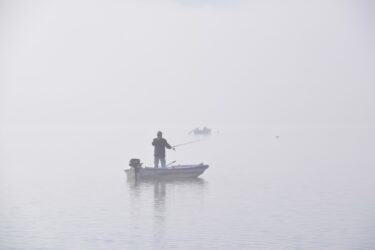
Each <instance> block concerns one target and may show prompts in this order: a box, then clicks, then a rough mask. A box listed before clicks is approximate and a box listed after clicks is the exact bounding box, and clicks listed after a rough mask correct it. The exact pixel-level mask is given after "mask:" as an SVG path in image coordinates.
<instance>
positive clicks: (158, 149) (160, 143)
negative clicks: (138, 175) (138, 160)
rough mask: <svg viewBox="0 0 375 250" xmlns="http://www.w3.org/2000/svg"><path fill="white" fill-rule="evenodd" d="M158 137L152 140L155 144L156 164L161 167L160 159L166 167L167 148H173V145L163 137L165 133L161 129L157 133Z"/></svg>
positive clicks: (162, 165)
mask: <svg viewBox="0 0 375 250" xmlns="http://www.w3.org/2000/svg"><path fill="white" fill-rule="evenodd" d="M157 136H158V137H157V138H155V139H154V140H153V141H152V145H153V146H154V148H155V149H154V166H155V168H158V167H159V161H160V162H161V167H162V168H165V167H166V166H165V148H167V149H171V148H172V146H171V145H169V144H168V142H167V140H166V139H164V138H163V133H162V132H161V131H159V132H158V133H157ZM173 150H174V148H173Z"/></svg>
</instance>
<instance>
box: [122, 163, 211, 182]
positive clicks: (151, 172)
mask: <svg viewBox="0 0 375 250" xmlns="http://www.w3.org/2000/svg"><path fill="white" fill-rule="evenodd" d="M129 165H130V166H131V168H130V169H125V173H126V174H127V177H128V178H130V179H132V178H141V179H163V178H165V179H179V178H196V177H198V176H200V175H201V174H203V172H204V171H205V170H206V169H207V168H208V167H209V166H208V165H206V164H203V163H200V164H193V165H175V166H170V167H166V168H150V167H142V163H140V161H139V159H131V160H130V164H129Z"/></svg>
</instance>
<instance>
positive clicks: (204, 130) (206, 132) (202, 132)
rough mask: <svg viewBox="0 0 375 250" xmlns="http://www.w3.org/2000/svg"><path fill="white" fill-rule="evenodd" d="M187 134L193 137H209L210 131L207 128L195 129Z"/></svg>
mask: <svg viewBox="0 0 375 250" xmlns="http://www.w3.org/2000/svg"><path fill="white" fill-rule="evenodd" d="M189 134H194V135H211V129H209V128H207V127H203V128H202V129H200V128H195V129H193V130H192V131H190V132H189Z"/></svg>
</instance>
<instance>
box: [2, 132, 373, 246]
mask: <svg viewBox="0 0 375 250" xmlns="http://www.w3.org/2000/svg"><path fill="white" fill-rule="evenodd" d="M142 132H143V133H142ZM154 132H155V131H146V132H145V131H142V130H140V129H138V130H136V129H134V130H129V131H127V132H126V133H125V132H124V131H123V130H122V129H120V128H105V127H102V128H81V129H77V128H75V129H69V128H56V127H43V128H40V127H35V128H28V129H25V128H21V127H20V128H15V127H12V128H3V129H2V134H1V139H2V142H1V144H0V145H1V151H0V153H1V154H0V155H1V179H0V180H1V182H0V201H1V210H0V219H1V223H0V246H1V249H20V250H21V249H25V250H26V249H27V250H30V249H79V250H81V249H374V247H375V237H374V235H375V196H374V190H375V181H374V180H375V170H374V166H375V165H374V163H375V160H374V155H373V149H374V148H375V147H374V146H375V143H374V140H375V136H374V132H373V131H372V130H369V129H367V130H366V129H361V130H359V129H356V130H354V129H340V130H338V129H331V130H327V129H326V130H317V129H298V130H292V129H279V130H272V129H268V130H267V129H262V130H260V129H247V130H242V131H239V130H237V131H233V130H225V129H224V130H222V131H220V132H219V133H216V134H214V135H213V136H211V138H209V139H207V140H204V141H202V142H200V143H197V144H192V145H189V146H186V147H181V148H178V150H177V151H176V152H168V153H169V154H168V161H172V160H177V161H178V163H199V162H205V163H208V164H210V166H211V167H210V168H209V169H208V170H207V171H206V172H205V173H204V174H203V175H202V177H201V178H198V179H194V180H186V181H167V182H141V183H134V182H128V181H127V180H126V176H125V174H124V173H123V169H124V168H127V163H128V159H129V158H131V157H140V158H142V159H143V161H144V162H145V164H148V165H149V163H151V162H152V147H151V145H150V143H151V140H152V138H153V136H154ZM165 134H166V137H167V138H168V139H169V141H170V142H171V143H172V144H178V143H181V142H185V141H189V140H191V139H193V138H191V137H188V136H187V135H186V136H185V131H182V130H178V129H175V130H171V131H169V132H168V131H165ZM276 135H279V136H280V137H279V138H278V139H277V138H276V137H275V136H276Z"/></svg>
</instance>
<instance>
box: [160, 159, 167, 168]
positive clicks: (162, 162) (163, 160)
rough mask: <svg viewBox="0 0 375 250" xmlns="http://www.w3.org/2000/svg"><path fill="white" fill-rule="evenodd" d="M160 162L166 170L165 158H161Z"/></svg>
mask: <svg viewBox="0 0 375 250" xmlns="http://www.w3.org/2000/svg"><path fill="white" fill-rule="evenodd" d="M160 161H161V167H162V168H165V167H166V166H165V157H161V158H160Z"/></svg>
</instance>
